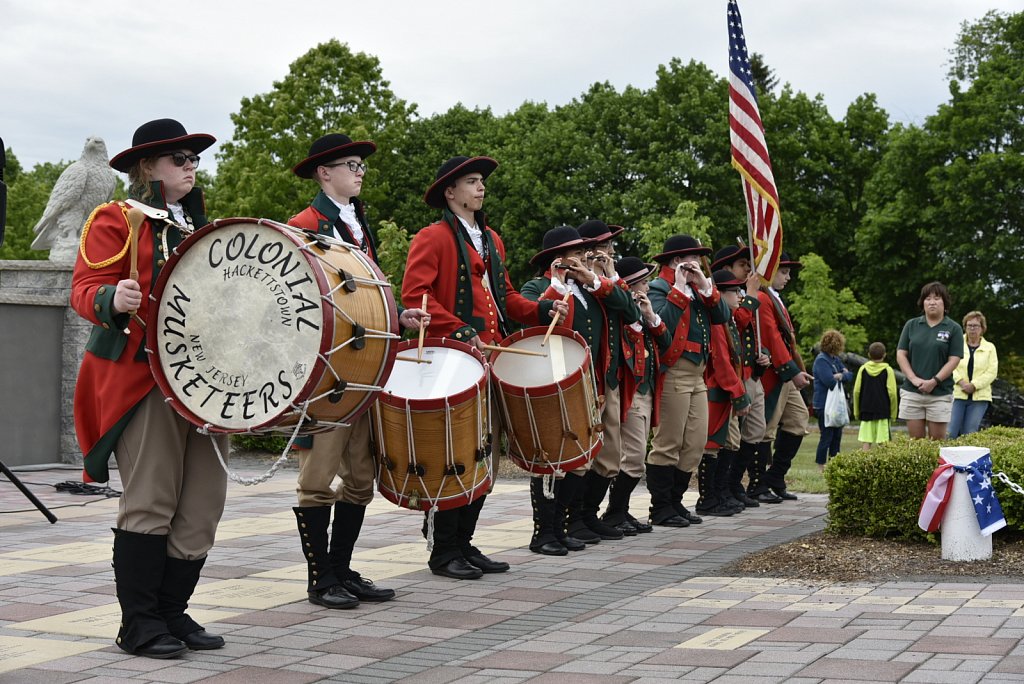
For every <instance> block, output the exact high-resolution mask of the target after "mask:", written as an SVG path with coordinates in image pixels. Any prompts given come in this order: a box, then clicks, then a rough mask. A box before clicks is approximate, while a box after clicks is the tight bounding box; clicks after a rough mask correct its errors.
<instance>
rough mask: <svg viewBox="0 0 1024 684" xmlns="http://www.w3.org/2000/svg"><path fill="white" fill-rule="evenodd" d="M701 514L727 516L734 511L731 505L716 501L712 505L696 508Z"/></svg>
mask: <svg viewBox="0 0 1024 684" xmlns="http://www.w3.org/2000/svg"><path fill="white" fill-rule="evenodd" d="M696 511H697V512H698V513H700V514H701V515H710V516H711V517H713V518H715V517H719V518H728V517H729V516H731V515H733V514H734V513H735V512H736V511H735V510H733V508H732V507H731V506H728V505H726V504H724V503H717V504H715V505H713V506H708V507H705V508H698V509H696Z"/></svg>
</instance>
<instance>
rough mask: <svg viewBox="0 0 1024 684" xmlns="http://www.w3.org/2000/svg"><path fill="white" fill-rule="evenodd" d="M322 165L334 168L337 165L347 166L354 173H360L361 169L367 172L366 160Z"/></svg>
mask: <svg viewBox="0 0 1024 684" xmlns="http://www.w3.org/2000/svg"><path fill="white" fill-rule="evenodd" d="M321 166H326V167H327V168H329V169H333V168H334V167H335V166H347V167H348V170H349V171H351V172H352V173H359V172H360V171H362V172H363V173H366V162H355V161H343V162H338V163H337V164H321Z"/></svg>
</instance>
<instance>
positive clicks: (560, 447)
mask: <svg viewBox="0 0 1024 684" xmlns="http://www.w3.org/2000/svg"><path fill="white" fill-rule="evenodd" d="M546 332H547V328H546V327H537V328H527V329H526V330H520V331H519V332H517V333H514V334H513V335H510V336H509V337H506V338H505V339H504V340H503V341H502V342H501V345H500V346H502V347H509V348H511V349H519V350H525V351H533V352H543V353H545V354H546V356H544V357H539V356H533V355H525V354H514V353H511V352H495V353H494V354H493V355H492V357H491V374H492V376H493V377H494V379H495V381H496V385H497V389H496V392H495V394H496V397H497V398H496V401H497V402H498V410H499V411H500V412H501V416H502V418H503V419H504V421H505V427H506V429H507V432H508V441H509V457H510V458H511V459H512V461H513V462H515V463H516V465H518V466H519V467H521V468H523V469H524V470H527V471H529V472H531V473H534V474H537V475H544V474H548V473H553V472H556V471H560V472H563V473H566V472H569V471H571V470H574V469H576V468H578V467H580V466H582V465H585V464H586V463H587V462H588V461H590V460H591V459H592V458H594V456H596V455H597V452H598V451H599V450H600V449H601V444H602V435H601V431H602V429H603V426H602V425H601V412H600V410H598V407H597V386H596V385H595V383H594V366H593V363H592V361H591V357H590V348H589V347H588V346H587V343H586V341H585V340H584V339H583V337H582V336H581V335H580V334H579V333H577V332H575V331H574V330H570V329H569V328H561V327H559V328H554V330H553V331H552V334H551V337H550V338H549V339H548V343H547V345H546V346H544V347H542V346H541V342H542V341H543V339H544V334H545V333H546Z"/></svg>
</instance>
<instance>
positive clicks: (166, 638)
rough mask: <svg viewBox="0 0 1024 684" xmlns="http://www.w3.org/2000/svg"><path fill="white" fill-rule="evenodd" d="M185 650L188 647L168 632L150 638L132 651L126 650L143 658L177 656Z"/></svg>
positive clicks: (161, 658)
mask: <svg viewBox="0 0 1024 684" xmlns="http://www.w3.org/2000/svg"><path fill="white" fill-rule="evenodd" d="M118 645H120V644H118ZM186 651H188V647H187V646H185V644H183V643H181V641H180V640H179V639H175V638H174V637H172V636H171V635H170V634H161V635H160V636H158V637H154V638H152V639H150V640H149V641H147V642H146V643H144V644H143V645H142V646H139V647H138V648H136V649H135V650H134V651H128V652H129V653H131V654H133V655H138V656H143V657H145V658H158V659H160V660H163V659H165V658H177V657H178V656H180V655H181V654H182V653H185V652H186Z"/></svg>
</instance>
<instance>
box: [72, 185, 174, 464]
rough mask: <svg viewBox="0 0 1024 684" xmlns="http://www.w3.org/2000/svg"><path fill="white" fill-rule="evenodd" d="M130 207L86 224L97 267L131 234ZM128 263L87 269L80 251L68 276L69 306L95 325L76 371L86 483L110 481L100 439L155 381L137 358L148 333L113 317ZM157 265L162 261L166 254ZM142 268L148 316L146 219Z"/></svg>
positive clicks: (100, 213)
mask: <svg viewBox="0 0 1024 684" xmlns="http://www.w3.org/2000/svg"><path fill="white" fill-rule="evenodd" d="M127 210H128V207H127V206H126V205H124V204H122V203H119V202H112V203H110V204H107V205H104V206H103V207H101V208H99V209H98V210H97V212H96V214H95V215H94V216H93V219H92V222H91V223H89V224H87V229H88V233H87V234H86V235H84V236H83V237H84V238H85V240H84V242H85V253H86V256H87V257H88V259H89V261H90V262H92V263H93V264H94V265H98V264H99V263H101V262H104V261H107V260H110V259H113V258H114V257H115V256H116V255H118V254H119V252H120V251H121V249H122V248H124V247H125V245H126V242H127V240H128V234H129V229H128V220H127V218H126V216H125V213H124V212H126V211H127ZM129 261H130V259H129V257H128V252H127V251H125V253H124V255H123V256H121V257H119V258H116V259H115V260H114V261H113V262H112V263H110V264H108V265H106V266H102V267H99V268H90V267H89V266H88V265H87V264H86V262H85V260H84V259H83V258H82V254H81V252H79V254H78V260H77V261H76V263H75V271H74V275H73V277H72V281H71V306H72V307H73V308H74V310H75V311H76V312H78V314H79V315H80V316H82V318H85V319H86V320H88V321H89V322H91V323H92V324H93V325H95V326H97V327H95V328H93V331H92V335H91V336H90V338H89V343H88V345H87V346H86V352H85V357H84V358H83V359H82V366H81V368H80V369H79V371H78V383H77V384H76V385H75V400H74V413H75V432H76V433H77V435H78V445H79V447H80V448H81V449H82V454H83V455H84V456H85V458H86V478H85V479H86V480H87V481H88V480H92V479H99V481H101V482H105V481H106V479H105V475H106V460H107V458H108V457H109V455H110V452H111V451H112V450H113V446H114V445H113V444H112V443H110V444H107V441H109V440H107V441H104V442H103V443H102V444H101V439H102V438H103V437H104V436H105V435H107V434H108V433H110V432H111V430H112V428H113V427H114V426H115V424H117V423H118V421H119V420H121V419H122V418H124V417H126V415H127V414H128V413H129V411H130V410H131V409H132V408H133V407H134V406H135V405H136V404H138V403H139V402H140V401H141V400H142V399H143V398H144V397H145V396H146V394H148V393H149V391H150V390H151V389H153V387H154V386H155V384H156V381H155V380H154V379H153V374H152V373H151V372H150V370H149V363H148V360H147V359H146V356H145V353H144V352H143V353H142V354H141V356H142V358H141V360H139V356H140V354H139V348H140V347H141V346H142V344H143V342H144V341H145V333H144V331H143V330H142V328H141V327H140V326H139V324H138V323H136V322H135V321H134V320H131V319H130V317H129V316H128V314H118V315H115V314H114V312H113V310H112V308H113V307H112V304H113V301H114V290H115V288H116V286H117V283H118V281H119V280H124V279H126V278H128V275H129V270H130V264H129ZM159 265H160V266H162V265H163V263H162V255H161V262H160V263H159ZM138 266H139V285H140V286H141V288H142V292H143V297H142V305H141V306H140V308H139V316H140V317H141V318H142V319H143V320H146V317H147V315H148V313H149V306H150V301H149V297H148V296H146V295H148V293H149V292H150V291H151V290H152V289H153V280H154V235H153V224H152V222H151V221H150V219H148V218H147V219H146V220H145V221H144V222H143V224H142V228H141V230H140V231H139V251H138ZM125 327H127V328H128V329H129V330H130V334H129V335H125V334H124V332H122V331H123V330H124V328H125ZM94 450H96V452H97V453H93V451H94ZM100 452H102V453H100ZM93 460H95V461H96V462H99V461H102V465H101V466H98V467H96V468H91V467H90V463H91V462H92V461H93Z"/></svg>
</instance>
